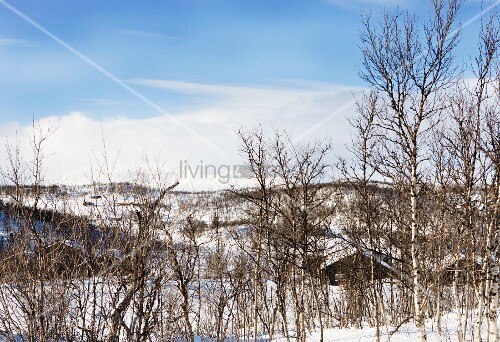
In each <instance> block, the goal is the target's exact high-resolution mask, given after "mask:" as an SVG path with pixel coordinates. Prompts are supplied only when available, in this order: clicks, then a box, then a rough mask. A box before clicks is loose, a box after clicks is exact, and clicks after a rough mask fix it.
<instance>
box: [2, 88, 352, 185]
mask: <svg viewBox="0 0 500 342" xmlns="http://www.w3.org/2000/svg"><path fill="white" fill-rule="evenodd" d="M133 83H134V84H141V85H143V86H149V87H158V88H162V89H165V90H169V91H176V92H180V93H184V94H191V95H197V96H209V97H211V100H210V101H209V102H207V103H206V105H205V106H204V107H203V108H199V109H197V110H192V111H185V112H180V113H175V114H173V115H175V119H176V120H178V121H179V122H180V123H181V124H182V125H185V126H187V127H189V128H190V129H191V130H193V131H195V132H198V133H199V134H201V135H202V136H203V137H204V138H205V139H206V140H207V141H209V142H210V143H212V144H214V145H215V146H217V147H219V148H220V151H221V152H219V151H217V150H214V149H213V148H212V147H210V146H209V145H208V144H204V143H203V142H200V139H198V138H197V137H196V136H194V135H193V134H192V132H189V131H186V130H184V129H182V126H179V125H176V124H175V123H174V122H173V121H172V118H171V117H170V115H161V116H156V117H151V118H145V119H136V118H127V117H110V118H107V119H103V120H96V119H93V118H91V117H90V116H89V115H87V114H85V113H81V112H73V113H69V114H66V115H62V116H53V117H46V118H43V119H41V120H40V123H41V125H42V126H48V125H49V124H55V125H57V126H58V127H59V128H58V130H57V131H56V133H55V134H54V135H53V136H51V138H50V139H49V142H48V146H47V150H46V151H47V154H48V155H51V156H50V157H49V158H48V159H47V163H46V166H47V178H48V180H49V181H50V182H62V183H72V184H74V183H79V184H82V183H88V182H89V180H90V178H89V173H90V164H91V163H90V161H91V160H94V162H95V158H96V157H97V159H99V158H100V157H101V156H102V152H103V138H104V140H105V144H106V147H107V150H108V155H109V156H111V157H110V159H112V160H113V159H115V158H116V156H117V155H118V154H119V155H118V158H117V164H116V170H115V176H116V180H120V179H124V178H126V177H127V176H128V175H129V172H131V171H133V170H135V169H137V168H138V167H140V166H141V165H144V159H143V157H144V155H149V157H151V156H153V155H159V157H160V159H162V160H164V161H166V165H167V167H168V168H169V169H170V170H172V171H173V172H174V173H178V171H179V168H180V163H181V162H184V161H186V162H187V163H188V164H189V165H191V166H192V167H193V168H195V167H196V166H197V165H199V164H203V165H207V164H210V165H214V166H220V165H234V164H243V163H244V160H243V158H242V157H241V156H239V152H238V145H239V141H238V139H237V137H236V134H235V130H236V129H237V128H240V127H243V128H251V127H255V126H256V125H258V124H262V126H263V127H264V128H265V129H269V130H272V129H273V128H280V129H286V130H287V131H288V132H289V133H290V135H291V137H292V138H294V137H297V136H300V135H301V134H302V133H303V132H305V131H307V130H308V129H310V128H311V127H313V126H315V125H316V124H317V123H318V122H321V120H324V121H325V122H324V125H322V126H321V127H318V128H317V129H315V130H314V131H312V132H311V133H310V134H309V135H308V136H306V137H304V140H313V139H314V138H322V137H331V138H332V140H333V142H334V145H335V147H336V151H335V152H336V153H342V151H343V146H344V144H345V143H347V142H348V141H349V139H350V135H349V129H348V123H347V120H346V116H351V115H353V113H354V106H347V108H346V109H345V110H343V111H342V112H340V113H337V114H335V115H334V116H332V117H331V118H330V119H329V120H325V118H327V117H329V116H330V115H332V113H335V110H336V109H337V108H340V107H342V106H343V105H345V104H346V103H349V102H350V101H352V99H353V91H359V90H360V89H357V88H353V87H343V86H337V85H331V84H320V83H307V84H299V83H296V84H293V86H290V87H280V88H278V87H276V88H265V87H244V86H228V85H207V84H196V83H187V82H178V81H165V80H135V81H133ZM16 130H17V131H18V132H20V134H19V138H20V140H22V141H23V142H22V143H21V145H23V146H22V147H23V151H24V152H25V153H27V151H29V146H28V144H26V142H25V141H26V140H25V139H26V138H25V136H26V135H27V134H28V132H29V130H30V127H29V126H19V125H17V124H12V123H11V124H8V125H3V126H0V134H2V135H1V136H2V137H6V138H8V140H9V141H10V142H14V141H15V131H16ZM52 154H53V155H52ZM0 158H1V160H5V151H3V150H0ZM94 165H95V163H94ZM209 178H210V177H209ZM201 184H203V185H201ZM207 186H208V187H211V188H216V187H224V186H225V185H224V184H221V183H220V182H218V181H216V180H213V179H202V180H200V179H196V180H192V179H181V187H182V188H184V189H191V188H200V187H207Z"/></svg>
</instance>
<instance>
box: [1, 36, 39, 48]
mask: <svg viewBox="0 0 500 342" xmlns="http://www.w3.org/2000/svg"><path fill="white" fill-rule="evenodd" d="M34 45H35V42H33V41H30V40H25V39H16V38H7V37H2V36H0V46H34Z"/></svg>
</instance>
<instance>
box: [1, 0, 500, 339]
mask: <svg viewBox="0 0 500 342" xmlns="http://www.w3.org/2000/svg"><path fill="white" fill-rule="evenodd" d="M432 4H433V18H432V20H429V21H426V22H425V23H421V22H419V21H418V19H417V18H415V17H414V16H412V15H411V13H408V12H396V13H387V14H386V15H385V16H384V17H383V18H373V17H372V16H365V17H364V19H363V20H364V31H363V32H362V34H361V48H362V52H363V60H362V67H361V68H360V77H361V78H362V79H363V80H364V81H365V82H366V83H367V84H368V86H369V89H368V90H367V91H366V92H365V93H364V95H363V96H361V97H359V98H358V99H357V107H356V108H357V116H356V117H354V118H352V119H351V127H352V137H353V138H352V144H350V145H349V146H348V149H349V152H350V154H349V156H346V157H344V158H337V159H336V161H334V162H332V156H331V154H332V147H333V146H332V144H331V143H330V142H329V141H328V140H317V141H314V142H310V143H295V142H294V141H293V139H292V138H291V137H290V136H289V135H288V133H287V132H286V131H282V130H274V131H272V132H270V131H269V130H268V129H266V128H264V127H256V128H253V129H248V128H242V129H240V130H238V131H237V135H238V138H239V140H240V146H239V151H240V153H241V156H242V158H243V160H244V162H245V163H246V164H248V166H249V168H250V170H251V172H252V181H253V184H254V185H253V186H251V187H247V188H241V187H233V188H230V189H227V190H226V191H220V192H206V193H196V194H189V193H183V192H177V191H176V186H177V185H178V182H177V181H175V180H172V179H171V178H168V177H165V176H164V173H163V172H164V170H162V168H161V167H160V166H161V165H159V163H156V162H150V161H147V160H146V161H145V163H144V165H146V167H145V168H144V169H142V170H139V171H137V172H134V173H133V174H132V175H131V177H130V180H129V182H127V183H119V182H115V181H114V178H113V165H114V164H113V160H112V158H110V157H109V156H108V155H106V153H103V155H102V156H97V157H95V160H94V164H93V167H92V170H91V171H92V172H91V174H92V177H91V184H90V185H89V186H88V187H87V188H88V189H90V190H89V194H87V195H88V196H87V197H86V198H87V199H88V200H85V201H83V202H82V201H81V199H82V198H83V197H82V196H80V195H79V197H78V196H77V199H78V200H77V201H75V200H74V198H72V197H71V196H70V193H69V191H68V190H67V189H66V188H65V187H64V186H57V185H52V186H50V185H49V184H47V182H46V181H45V179H44V169H45V165H44V161H45V158H46V157H47V155H46V151H45V149H44V147H45V143H46V140H47V139H50V136H51V135H52V134H53V132H54V130H55V129H57V128H55V127H50V128H48V129H47V128H43V127H41V126H40V125H39V124H38V123H37V122H36V121H34V123H33V127H32V136H31V138H30V143H31V147H32V155H31V157H27V156H25V155H22V154H21V151H20V149H19V147H18V146H17V144H16V143H14V144H7V145H6V152H7V153H6V155H7V160H6V161H5V162H3V164H2V165H1V167H0V176H1V182H2V187H1V195H2V200H1V201H0V219H1V220H2V222H1V224H0V226H1V227H2V230H3V231H2V235H0V237H1V240H0V337H2V338H4V339H5V340H7V341H30V342H31V341H80V340H84V341H110V342H111V341H184V340H185V341H195V340H196V338H197V336H199V337H203V338H206V339H207V340H211V341H212V340H213V341H226V340H228V339H231V338H232V339H234V340H236V341H239V340H243V341H257V340H258V339H260V338H267V339H269V340H273V339H274V338H277V337H280V338H283V339H284V340H286V341H306V338H307V336H309V334H310V333H311V332H313V331H315V332H319V335H318V336H320V337H319V338H320V340H321V341H323V339H324V331H325V329H331V328H348V327H360V328H361V327H365V326H370V327H375V331H376V337H375V338H376V340H377V341H380V340H389V339H390V337H391V335H392V334H393V333H394V332H396V331H397V330H398V329H399V328H400V327H401V326H402V325H404V324H407V323H412V324H414V325H415V327H416V329H417V332H418V338H419V340H420V341H426V340H427V334H428V333H429V332H430V331H433V332H435V333H437V334H438V335H439V336H441V337H442V338H443V339H446V338H447V336H448V335H447V334H448V331H447V329H446V326H445V325H444V324H443V322H442V319H443V317H444V316H445V315H446V316H450V315H452V316H453V317H455V319H456V320H457V330H458V331H457V336H458V341H460V342H462V341H466V340H474V341H482V340H483V339H486V341H500V332H499V331H498V297H499V296H498V291H499V282H500V264H499V260H498V258H499V256H500V250H499V249H500V108H499V105H500V62H499V59H498V55H499V52H498V49H499V47H500V28H499V16H498V12H495V13H490V14H489V16H487V17H485V18H484V19H483V21H482V29H481V32H480V35H479V39H478V45H477V48H475V49H474V50H473V51H471V56H468V57H470V58H469V59H466V60H467V62H466V63H465V64H463V65H462V64H461V63H460V60H459V59H458V58H456V56H455V47H456V46H457V44H458V43H459V40H460V29H461V28H460V23H459V22H458V21H457V16H458V13H459V10H460V1H457V0H449V1H443V0H433V1H432ZM470 72H472V73H473V74H474V77H473V78H469V79H464V77H463V75H464V73H470ZM333 175H337V177H336V178H334V177H333ZM89 196H90V197H89Z"/></svg>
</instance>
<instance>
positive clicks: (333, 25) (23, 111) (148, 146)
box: [0, 0, 500, 189]
mask: <svg viewBox="0 0 500 342" xmlns="http://www.w3.org/2000/svg"><path fill="white" fill-rule="evenodd" d="M492 4H493V5H495V4H496V5H500V1H496V3H495V2H494V1H489V2H485V3H484V4H482V3H481V1H479V0H468V1H467V0H465V2H464V5H463V6H462V10H461V12H460V21H461V22H462V24H464V28H463V34H462V40H461V43H460V45H459V47H458V49H457V51H456V56H457V58H458V59H463V60H468V59H469V58H470V57H471V56H473V53H474V51H475V50H476V46H477V43H476V42H477V36H478V32H479V24H480V17H479V16H478V14H479V13H481V10H482V9H484V8H485V7H488V6H490V5H492ZM397 8H399V9H401V10H408V11H411V12H414V13H415V14H416V16H417V18H418V19H420V20H422V21H425V19H426V18H428V16H429V14H430V11H431V7H430V1H427V0H424V1H421V0H401V1H398V0H349V1H344V0H286V1H285V0H176V1H173V0H166V1H156V0H154V1H147V2H145V1H129V0H120V1H115V0H108V1H94V0H87V1H80V0H75V1H66V0H45V1H39V0H22V1H15V0H10V1H3V0H0V163H1V164H0V167H3V168H4V169H5V165H6V162H7V156H6V152H5V148H4V146H5V145H6V144H11V145H12V144H18V145H19V146H21V147H22V148H21V150H22V151H23V156H25V158H26V159H27V160H29V158H30V148H29V141H28V138H27V135H28V133H29V132H30V130H31V122H32V120H33V119H35V120H37V121H39V122H40V125H41V126H42V127H44V128H47V127H54V128H56V129H55V132H54V133H53V134H52V135H51V136H50V138H49V139H48V140H47V146H46V149H45V150H44V154H45V156H46V162H45V170H44V172H45V173H46V181H47V182H49V183H70V184H82V183H88V182H90V181H91V180H92V179H94V178H93V176H92V175H93V174H95V173H96V167H97V168H98V166H99V165H102V164H103V163H102V160H103V155H104V154H105V153H106V156H107V158H108V159H110V160H113V161H115V163H114V165H116V166H115V168H114V170H113V177H114V178H116V179H117V180H118V179H119V178H123V177H128V176H129V175H130V174H131V173H134V172H135V170H136V169H137V168H138V167H140V166H143V165H145V159H147V160H148V161H151V160H162V161H163V162H164V164H165V168H166V169H168V170H170V171H171V172H172V173H173V174H177V176H176V177H179V175H178V173H179V172H178V171H179V170H180V169H181V165H189V166H190V167H191V169H190V170H195V169H196V167H197V166H201V165H214V166H216V167H220V166H224V165H238V164H244V159H243V157H242V155H241V154H240V153H239V151H238V145H239V141H238V139H237V136H236V134H235V132H236V130H237V129H239V128H245V129H249V128H252V127H255V126H257V125H259V124H260V125H262V126H263V127H265V128H266V129H275V128H280V129H286V130H287V131H288V133H289V135H290V137H291V139H292V140H293V141H294V142H302V143H307V142H309V141H312V140H314V139H322V138H329V139H331V141H332V143H333V146H334V150H333V152H332V153H333V155H342V154H345V153H346V145H348V144H349V141H350V139H351V138H350V132H349V124H348V119H349V118H350V117H352V116H354V115H355V110H354V105H353V102H354V99H355V98H356V96H358V95H359V94H360V92H361V91H363V90H364V89H366V84H364V83H363V81H361V79H360V78H359V77H358V70H359V68H360V65H361V51H360V47H359V46H360V39H359V34H360V32H361V31H362V29H363V26H362V20H361V16H362V14H368V13H372V17H374V18H375V19H377V18H381V17H382V15H383V13H384V11H395V10H396V9H397ZM465 76H467V75H465ZM332 158H334V157H332ZM183 163H184V164H183ZM96 165H97V166H96ZM174 177H175V176H174ZM191 178H192V177H191ZM194 178H197V177H194ZM198 178H199V177H198ZM206 178H210V177H206ZM197 181H199V182H198V183H197ZM181 183H182V185H183V186H184V187H185V188H186V189H189V188H190V187H191V188H198V187H200V186H201V187H205V188H206V187H209V188H211V187H214V188H216V187H220V186H224V185H225V184H221V182H220V181H217V180H212V179H198V180H197V179H183V180H182V182H181ZM200 184H201V185H200Z"/></svg>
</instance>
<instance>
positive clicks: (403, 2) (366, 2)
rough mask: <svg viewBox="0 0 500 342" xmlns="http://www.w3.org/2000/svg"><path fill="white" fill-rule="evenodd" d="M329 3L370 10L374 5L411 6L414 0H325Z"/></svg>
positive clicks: (356, 9) (342, 6)
mask: <svg viewBox="0 0 500 342" xmlns="http://www.w3.org/2000/svg"><path fill="white" fill-rule="evenodd" d="M327 1H328V2H329V3H331V4H333V5H335V6H338V7H341V8H345V9H350V10H355V11H359V10H370V9H372V8H374V7H396V6H398V7H400V8H412V7H413V6H414V5H415V0H350V1H346V0H327Z"/></svg>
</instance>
